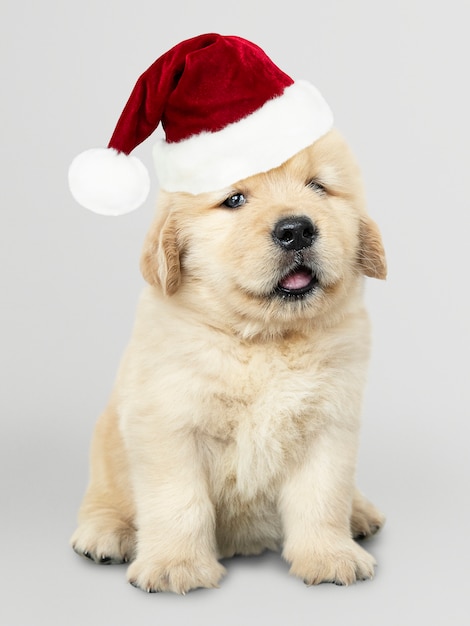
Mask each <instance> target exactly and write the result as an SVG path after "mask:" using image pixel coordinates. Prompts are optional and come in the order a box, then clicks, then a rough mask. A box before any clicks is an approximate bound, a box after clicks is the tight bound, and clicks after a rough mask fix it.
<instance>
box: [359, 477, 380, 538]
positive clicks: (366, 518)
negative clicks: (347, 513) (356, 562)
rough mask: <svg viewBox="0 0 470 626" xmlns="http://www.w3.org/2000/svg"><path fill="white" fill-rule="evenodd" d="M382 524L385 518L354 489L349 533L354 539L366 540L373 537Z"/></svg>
mask: <svg viewBox="0 0 470 626" xmlns="http://www.w3.org/2000/svg"><path fill="white" fill-rule="evenodd" d="M384 523H385V516H384V515H383V514H382V513H381V512H380V511H379V510H378V509H377V508H376V507H375V506H374V505H373V504H372V503H371V502H369V501H368V500H367V499H366V498H365V497H364V496H363V495H362V493H361V492H360V491H359V489H357V488H356V489H355V490H354V497H353V504H352V513H351V533H352V536H353V537H354V539H367V538H368V537H371V536H372V535H375V534H376V533H378V532H379V530H380V529H381V528H382V526H383V525H384Z"/></svg>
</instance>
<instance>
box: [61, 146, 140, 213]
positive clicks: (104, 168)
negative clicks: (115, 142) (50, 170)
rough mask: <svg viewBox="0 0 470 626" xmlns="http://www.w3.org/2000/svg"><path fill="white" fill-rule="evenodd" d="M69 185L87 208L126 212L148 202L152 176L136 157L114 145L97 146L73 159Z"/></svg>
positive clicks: (104, 211)
mask: <svg viewBox="0 0 470 626" xmlns="http://www.w3.org/2000/svg"><path fill="white" fill-rule="evenodd" d="M69 187H70V191H71V192H72V195H73V197H74V198H75V200H76V201H77V202H78V203H79V204H81V205H82V206H83V207H85V208H86V209H90V211H94V212H95V213H99V214H100V215H124V214H125V213H129V212H130V211H133V210H134V209H137V208H138V207H139V206H140V205H141V204H143V203H144V202H145V199H146V198H147V196H148V193H149V189H150V178H149V174H148V171H147V169H146V167H145V165H144V164H143V163H142V162H141V161H139V159H137V158H136V157H134V156H131V155H127V154H124V153H123V152H117V150H114V149H112V148H96V149H92V150H86V151H85V152H82V153H81V154H79V155H78V156H76V157H75V159H74V160H73V161H72V163H71V165H70V168H69Z"/></svg>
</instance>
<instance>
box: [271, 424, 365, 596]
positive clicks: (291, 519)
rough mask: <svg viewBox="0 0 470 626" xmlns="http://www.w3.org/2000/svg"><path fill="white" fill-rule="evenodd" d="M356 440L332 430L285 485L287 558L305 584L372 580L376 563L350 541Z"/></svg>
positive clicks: (283, 508)
mask: <svg viewBox="0 0 470 626" xmlns="http://www.w3.org/2000/svg"><path fill="white" fill-rule="evenodd" d="M356 448H357V445H356V435H355V434H353V433H351V431H347V430H346V429H341V428H340V427H339V426H336V427H335V426H332V425H330V426H329V428H327V429H325V431H324V432H323V433H321V434H320V435H319V436H318V438H317V439H316V440H315V441H314V443H313V445H312V446H311V448H310V450H309V453H308V456H307V458H306V459H305V461H304V463H303V464H302V466H300V467H299V468H298V470H297V471H296V472H295V473H293V474H292V475H291V476H290V478H289V479H288V481H286V483H285V484H284V486H283V490H282V493H281V499H280V507H281V516H282V521H283V525H284V550H283V556H284V558H285V559H286V560H287V561H288V562H289V563H290V564H291V570H290V571H291V573H292V574H294V575H295V576H298V577H299V578H302V579H303V580H304V581H305V583H306V584H308V585H314V584H318V583H321V582H334V583H336V584H339V585H348V584H350V583H353V582H355V581H356V580H364V579H366V578H372V577H373V574H374V565H375V561H374V559H373V557H372V556H371V555H370V554H369V553H367V552H366V551H365V550H364V549H363V548H361V547H360V546H359V545H358V544H357V543H356V542H355V541H354V540H353V538H352V535H351V531H350V517H351V509H352V500H353V493H354V467H355V460H356Z"/></svg>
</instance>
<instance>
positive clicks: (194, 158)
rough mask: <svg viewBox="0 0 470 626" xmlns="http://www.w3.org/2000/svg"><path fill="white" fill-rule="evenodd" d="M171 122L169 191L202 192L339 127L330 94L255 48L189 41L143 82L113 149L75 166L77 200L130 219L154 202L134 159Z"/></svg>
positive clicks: (230, 40) (159, 165)
mask: <svg viewBox="0 0 470 626" xmlns="http://www.w3.org/2000/svg"><path fill="white" fill-rule="evenodd" d="M160 123H161V124H162V127H163V130H164V132H165V138H164V139H160V140H159V141H158V142H157V144H156V146H155V148H154V160H155V165H156V169H157V175H158V179H159V182H160V185H161V187H162V189H165V190H167V191H184V192H188V193H192V194H198V193H202V192H206V191H215V190H218V189H223V188H224V187H227V186H230V185H233V183H235V182H237V181H238V180H240V179H242V178H246V177H247V176H251V175H253V174H257V173H259V172H264V171H267V170H269V169H271V168H273V167H277V166H278V165H281V163H283V162H284V161H286V160H287V159H289V158H290V157H291V156H293V155H294V154H296V153H297V152H299V151H300V150H302V149H303V148H305V147H306V146H308V145H310V144H311V143H313V142H314V141H316V140H317V139H318V138H319V137H321V136H322V135H324V134H325V133H326V132H328V130H330V128H331V127H332V124H333V117H332V114H331V111H330V109H329V107H328V105H327V104H326V102H325V101H324V99H323V98H322V96H321V95H320V93H319V92H318V91H317V89H315V87H313V86H312V85H310V84H309V83H308V82H305V81H295V82H294V81H293V80H292V78H290V77H289V76H287V74H285V73H284V72H282V71H281V70H280V69H279V68H278V67H277V66H276V65H275V64H274V63H273V62H272V61H271V60H270V59H269V58H268V57H267V56H266V54H265V53H264V52H263V51H262V50H261V49H260V48H259V47H258V46H256V45H255V44H253V43H251V42H249V41H247V40H246V39H242V38H240V37H234V36H222V35H217V34H206V35H200V36H198V37H194V38H192V39H188V40H186V41H183V42H182V43H180V44H178V45H176V46H175V47H174V48H172V49H171V50H169V51H168V52H166V53H165V54H164V55H162V56H161V57H160V58H159V59H157V60H156V61H155V62H154V63H153V64H152V65H151V66H150V67H149V68H148V69H147V70H146V71H145V72H144V73H143V74H142V76H141V77H140V78H139V79H138V81H137V83H136V85H135V87H134V90H133V91H132V93H131V96H130V98H129V100H128V102H127V104H126V106H125V107H124V110H123V112H122V114H121V117H120V118H119V121H118V123H117V125H116V128H115V130H114V133H113V136H112V137H111V140H110V142H109V144H108V148H106V149H103V148H98V149H92V150H87V151H86V152H83V153H82V154H80V155H78V156H77V157H76V158H75V159H74V161H73V162H72V164H71V166H70V169H69V184H70V189H71V191H72V194H73V196H74V197H75V199H76V200H77V201H78V202H79V203H80V204H82V205H83V206H84V207H86V208H88V209H91V210H92V211H95V212H96V213H101V214H103V215H121V214H124V213H127V212H129V211H132V210H133V209H136V208H137V207H138V206H140V205H141V204H142V203H143V202H144V201H145V199H146V197H147V194H148V191H149V186H150V183H149V176H148V172H147V170H146V168H145V167H144V165H143V164H142V163H141V162H140V161H139V160H138V159H137V158H135V157H134V156H132V155H131V154H130V153H131V152H132V150H133V149H134V148H135V147H136V146H138V145H139V144H140V143H142V142H143V141H144V140H145V139H147V138H148V137H149V136H150V135H151V134H152V133H153V132H154V131H155V130H156V128H157V127H158V125H159V124H160Z"/></svg>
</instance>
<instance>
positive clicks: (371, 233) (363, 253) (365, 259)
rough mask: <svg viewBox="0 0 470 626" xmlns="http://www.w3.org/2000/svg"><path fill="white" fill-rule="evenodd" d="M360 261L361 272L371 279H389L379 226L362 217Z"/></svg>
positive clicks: (360, 226)
mask: <svg viewBox="0 0 470 626" xmlns="http://www.w3.org/2000/svg"><path fill="white" fill-rule="evenodd" d="M359 242H360V243H359V252H358V261H359V267H360V269H361V271H362V272H363V273H364V274H365V275H366V276H370V277H371V278H380V279H382V280H384V279H385V278H386V277H387V261H386V259H385V251H384V247H383V244H382V237H381V235H380V231H379V228H378V226H377V224H376V223H375V222H374V221H373V220H371V219H370V218H369V217H361V221H360V225H359Z"/></svg>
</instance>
